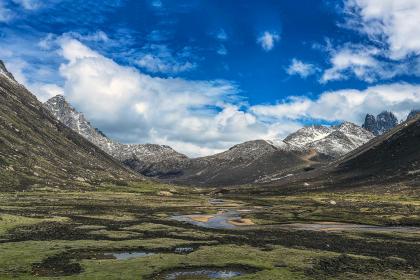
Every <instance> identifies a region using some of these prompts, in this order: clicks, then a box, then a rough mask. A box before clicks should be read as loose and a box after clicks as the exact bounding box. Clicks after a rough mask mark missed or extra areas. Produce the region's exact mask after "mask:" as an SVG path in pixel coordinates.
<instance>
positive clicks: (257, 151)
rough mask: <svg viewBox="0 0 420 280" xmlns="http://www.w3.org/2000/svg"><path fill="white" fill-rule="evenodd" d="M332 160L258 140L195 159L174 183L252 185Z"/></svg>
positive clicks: (314, 152) (313, 152)
mask: <svg viewBox="0 0 420 280" xmlns="http://www.w3.org/2000/svg"><path fill="white" fill-rule="evenodd" d="M329 159H330V158H328V157H326V156H324V155H320V154H318V153H317V152H316V151H314V150H300V149H296V148H295V147H292V146H290V145H288V144H285V143H284V142H277V141H265V140H254V141H248V142H245V143H242V144H238V145H235V146H233V147H232V148H230V149H229V150H227V151H225V152H222V153H219V154H215V155H211V156H207V157H201V158H195V159H191V160H190V161H189V164H188V165H187V166H186V167H185V168H184V169H183V172H182V175H181V176H177V177H174V178H172V180H171V181H172V182H175V183H183V184H193V185H205V186H223V185H238V184H248V183H254V182H258V181H265V180H271V179H270V178H272V177H281V176H287V175H288V174H291V173H295V172H302V170H304V169H305V168H314V166H317V165H320V164H322V163H323V162H326V161H328V160H329Z"/></svg>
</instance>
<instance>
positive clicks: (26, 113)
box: [0, 61, 140, 190]
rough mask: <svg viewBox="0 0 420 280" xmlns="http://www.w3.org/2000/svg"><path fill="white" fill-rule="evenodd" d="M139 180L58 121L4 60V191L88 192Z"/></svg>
mask: <svg viewBox="0 0 420 280" xmlns="http://www.w3.org/2000/svg"><path fill="white" fill-rule="evenodd" d="M136 178H137V179H138V178H140V177H139V176H138V175H136V174H135V173H133V172H131V171H130V170H129V169H128V168H126V167H124V166H122V165H121V164H120V163H119V162H118V161H116V160H114V159H113V158H112V157H110V156H109V155H107V154H106V153H104V152H103V151H101V150H100V149H99V148H97V147H96V146H95V145H93V144H91V143H90V142H89V141H86V140H85V139H84V138H83V137H81V136H80V135H79V134H77V133H75V132H74V131H72V130H71V129H69V128H67V127H66V126H64V125H63V124H62V123H61V122H59V121H57V120H56V118H54V117H53V116H52V115H51V114H50V113H49V112H48V111H47V110H45V109H44V107H43V105H42V103H40V102H39V101H38V100H37V99H36V97H35V96H34V95H32V94H31V93H30V92H29V91H28V90H27V89H26V88H25V87H24V86H22V85H20V84H19V83H17V82H16V81H15V80H14V78H13V76H12V75H11V74H10V73H9V72H8V71H7V69H6V68H5V67H4V64H3V62H1V61H0V190H22V189H28V188H36V187H40V188H56V187H64V188H69V189H71V188H83V189H87V188H88V187H89V186H97V185H99V184H101V183H102V182H104V183H106V182H113V183H125V181H126V180H132V179H136Z"/></svg>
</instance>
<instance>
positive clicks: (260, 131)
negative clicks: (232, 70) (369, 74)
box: [60, 38, 297, 156]
mask: <svg viewBox="0 0 420 280" xmlns="http://www.w3.org/2000/svg"><path fill="white" fill-rule="evenodd" d="M60 44H61V48H62V50H61V54H62V55H63V57H64V58H65V59H66V60H67V61H68V62H67V63H65V64H62V65H61V67H60V73H61V74H62V75H63V77H64V79H65V84H64V94H65V96H66V97H67V98H68V99H69V101H70V102H71V103H72V104H74V105H75V106H76V108H78V109H79V110H81V111H82V112H84V113H85V114H86V115H87V117H88V118H89V119H90V120H92V123H94V124H95V125H96V126H98V127H99V128H100V129H103V130H105V131H106V132H107V133H108V134H109V135H110V136H112V137H115V138H117V139H120V140H121V139H123V140H124V141H126V142H127V141H128V142H133V143H144V142H152V143H159V144H169V145H171V146H173V147H174V148H177V149H178V150H179V151H181V152H184V153H187V154H189V155H193V156H197V155H203V154H209V153H214V152H218V151H221V150H224V149H227V148H229V147H230V146H232V145H234V144H237V143H239V142H243V141H246V140H252V139H258V138H267V137H272V136H273V135H275V134H276V136H277V137H278V136H279V135H281V136H285V135H286V134H287V133H290V132H291V131H289V129H291V128H292V127H293V128H296V127H297V126H296V125H289V126H285V127H286V131H285V130H284V128H283V127H278V126H275V125H270V124H266V123H263V122H261V121H259V120H258V119H257V118H256V116H255V115H253V114H252V113H250V112H247V111H246V110H243V109H241V108H240V106H239V105H236V104H235V103H232V102H231V100H232V99H235V98H236V97H237V95H236V94H237V92H238V90H237V88H236V86H235V85H234V84H232V83H230V82H226V81H217V80H216V81H188V80H184V79H179V78H167V79H163V78H156V77H151V76H149V75H145V74H143V73H141V72H139V71H137V70H136V69H134V68H130V67H125V66H121V65H118V64H117V63H115V62H114V61H112V60H110V59H108V58H106V57H104V56H102V55H100V54H98V53H96V52H95V51H93V50H91V49H89V48H88V47H86V46H85V45H83V44H82V43H80V42H79V41H77V40H75V39H70V38H65V39H62V40H61V42H60ZM109 132H110V133H109Z"/></svg>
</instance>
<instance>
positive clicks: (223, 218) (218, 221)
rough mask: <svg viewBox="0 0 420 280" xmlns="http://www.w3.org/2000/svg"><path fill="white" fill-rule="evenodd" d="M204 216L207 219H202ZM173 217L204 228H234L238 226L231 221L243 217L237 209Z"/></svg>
mask: <svg viewBox="0 0 420 280" xmlns="http://www.w3.org/2000/svg"><path fill="white" fill-rule="evenodd" d="M202 217H205V219H202ZM171 219H173V220H175V221H179V222H187V223H190V224H193V225H196V226H200V227H204V228H214V229H234V228H236V227H237V226H236V225H234V224H232V223H230V221H232V220H238V219H241V216H240V215H239V213H238V212H237V211H226V212H220V213H217V214H214V215H180V216H172V217H171Z"/></svg>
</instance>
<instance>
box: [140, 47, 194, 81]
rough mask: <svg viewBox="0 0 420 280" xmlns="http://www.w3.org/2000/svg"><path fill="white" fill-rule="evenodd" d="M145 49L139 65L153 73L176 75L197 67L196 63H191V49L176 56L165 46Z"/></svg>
mask: <svg viewBox="0 0 420 280" xmlns="http://www.w3.org/2000/svg"><path fill="white" fill-rule="evenodd" d="M144 49H145V52H144V53H142V54H141V55H140V58H139V59H138V60H137V65H138V66H140V67H141V68H143V69H145V70H147V71H149V72H151V73H165V74H176V73H181V72H186V71H191V70H193V69H194V68H196V67H197V64H196V63H195V62H191V61H189V59H190V57H191V56H192V55H191V52H190V49H189V48H184V49H182V50H181V51H180V52H178V53H175V54H173V52H172V51H171V50H170V49H169V48H168V47H166V46H165V45H149V46H146V47H145V48H144Z"/></svg>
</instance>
